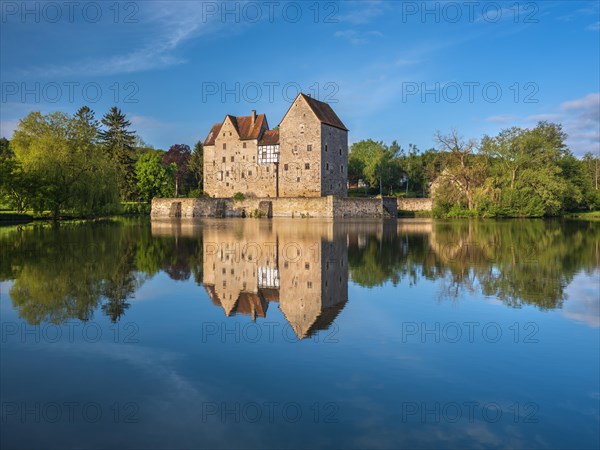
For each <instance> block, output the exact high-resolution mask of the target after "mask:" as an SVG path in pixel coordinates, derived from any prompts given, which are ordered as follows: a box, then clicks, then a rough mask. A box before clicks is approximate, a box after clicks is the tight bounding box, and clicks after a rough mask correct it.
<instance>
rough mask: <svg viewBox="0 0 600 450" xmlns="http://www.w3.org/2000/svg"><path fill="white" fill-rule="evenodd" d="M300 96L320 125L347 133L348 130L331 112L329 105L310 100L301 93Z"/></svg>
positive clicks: (310, 98)
mask: <svg viewBox="0 0 600 450" xmlns="http://www.w3.org/2000/svg"><path fill="white" fill-rule="evenodd" d="M300 95H301V96H302V98H304V100H306V103H308V106H310V109H312V110H313V112H314V113H315V115H316V116H317V118H318V119H319V120H320V121H321V122H322V123H324V124H326V125H330V126H332V127H335V128H339V129H340V130H346V131H348V128H346V126H345V125H344V124H343V123H342V121H341V120H340V118H339V117H338V116H337V114H336V113H335V112H334V111H333V109H332V108H331V106H329V104H327V103H325V102H321V101H319V100H315V99H314V98H312V97H310V96H308V95H306V94H302V93H301V94H300Z"/></svg>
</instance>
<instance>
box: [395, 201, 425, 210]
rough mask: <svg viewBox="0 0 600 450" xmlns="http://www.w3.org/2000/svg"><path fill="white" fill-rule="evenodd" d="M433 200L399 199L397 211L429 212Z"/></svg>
mask: <svg viewBox="0 0 600 450" xmlns="http://www.w3.org/2000/svg"><path fill="white" fill-rule="evenodd" d="M432 208H433V200H432V199H430V198H399V199H398V210H399V211H431V210H432Z"/></svg>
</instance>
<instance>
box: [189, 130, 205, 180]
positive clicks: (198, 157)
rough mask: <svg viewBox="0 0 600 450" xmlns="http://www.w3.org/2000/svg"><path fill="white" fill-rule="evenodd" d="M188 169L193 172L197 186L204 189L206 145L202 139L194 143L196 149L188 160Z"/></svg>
mask: <svg viewBox="0 0 600 450" xmlns="http://www.w3.org/2000/svg"><path fill="white" fill-rule="evenodd" d="M188 170H189V172H190V173H191V175H192V177H193V178H194V181H195V182H196V187H197V188H198V189H199V190H203V188H204V179H203V177H204V145H203V144H202V141H198V142H196V145H194V150H193V151H192V156H190V160H189V162H188Z"/></svg>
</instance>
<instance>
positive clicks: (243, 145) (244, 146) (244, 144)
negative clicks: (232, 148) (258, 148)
mask: <svg viewBox="0 0 600 450" xmlns="http://www.w3.org/2000/svg"><path fill="white" fill-rule="evenodd" d="M242 147H243V148H246V143H245V142H244V143H243V144H242ZM340 152H341V150H340ZM340 155H341V153H340Z"/></svg>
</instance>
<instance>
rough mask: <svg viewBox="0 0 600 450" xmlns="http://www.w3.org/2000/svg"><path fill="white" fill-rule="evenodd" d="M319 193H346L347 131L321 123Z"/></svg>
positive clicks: (342, 194) (340, 194)
mask: <svg viewBox="0 0 600 450" xmlns="http://www.w3.org/2000/svg"><path fill="white" fill-rule="evenodd" d="M321 136H322V140H323V143H322V146H323V147H322V148H323V149H322V153H321V154H322V155H323V157H322V162H321V173H322V174H323V176H322V177H321V195H335V196H338V197H346V195H348V188H347V180H348V132H347V131H345V130H340V129H339V128H335V127H331V126H329V125H326V124H321Z"/></svg>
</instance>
